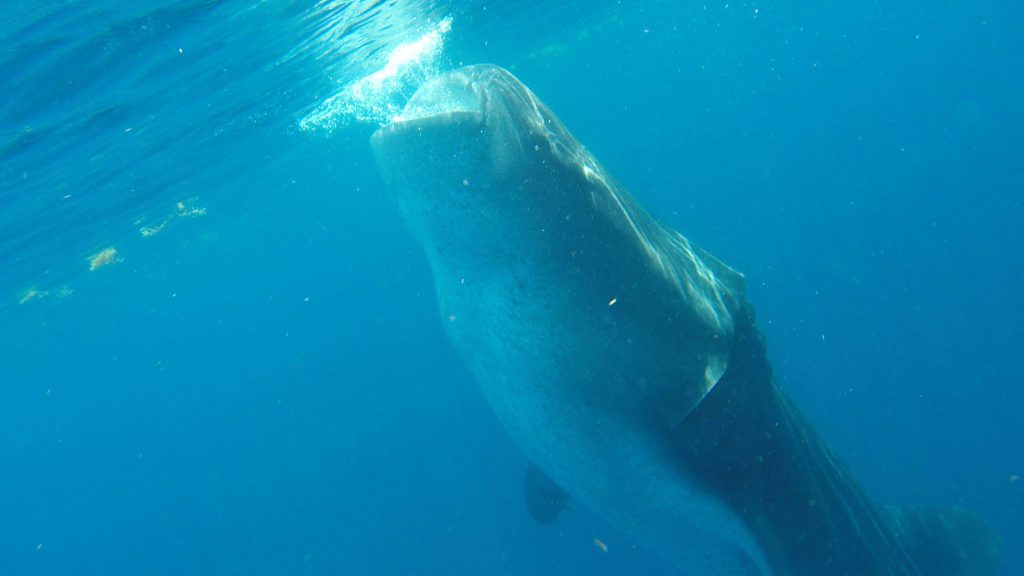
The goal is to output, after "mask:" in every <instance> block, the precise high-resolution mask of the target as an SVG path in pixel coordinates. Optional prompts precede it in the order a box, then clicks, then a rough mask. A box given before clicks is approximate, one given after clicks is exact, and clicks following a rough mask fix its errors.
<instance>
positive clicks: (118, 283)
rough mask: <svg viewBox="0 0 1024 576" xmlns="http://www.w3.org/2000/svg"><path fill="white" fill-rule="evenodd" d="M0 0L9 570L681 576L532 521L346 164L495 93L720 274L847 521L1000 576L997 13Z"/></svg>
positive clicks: (400, 238)
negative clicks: (868, 505)
mask: <svg viewBox="0 0 1024 576" xmlns="http://www.w3.org/2000/svg"><path fill="white" fill-rule="evenodd" d="M833 4H835V3H815V4H813V5H812V4H809V3H798V2H749V1H747V2H678V1H673V2H670V1H664V2H659V1H653V0H641V1H636V2H621V3H620V2H611V1H588V2H564V3H554V2H539V1H532V2H527V1H521V2H513V1H500V2H481V1H468V2H461V3H459V2H415V1H392V2H383V1H378V2H371V1H364V0H356V1H350V2H340V1H323V2H319V3H314V2H309V3H304V4H300V3H292V2H283V1H282V2H274V1H268V2H255V1H251V0H250V1H248V2H242V1H223V2H221V1H217V2H214V1H201V2H199V1H192V2H170V1H168V2H147V1H139V2H132V3H126V2H113V1H110V0H96V1H89V2H81V1H79V2H74V1H64V2H48V3H45V2H35V1H27V0H13V1H9V2H4V3H3V4H2V5H0V576H8V575H12V576H20V575H51V574H52V575H63V574H75V575H113V576H118V575H129V574H130V575H135V574H148V575H172V574H267V575H293V574H295V575H302V574H310V575H314V574H402V575H406V574H409V575H441V574H565V573H572V574H576V573H579V574H608V575H613V574H614V575H619V574H652V575H660V574H664V575H670V574H678V571H677V570H675V569H674V568H672V567H671V566H669V565H667V564H666V563H664V562H663V561H662V560H661V559H659V558H658V557H657V556H656V555H655V554H653V553H651V552H649V551H647V550H644V549H641V548H638V547H637V546H636V545H634V544H633V543H632V542H631V541H630V540H629V539H628V538H626V537H624V536H623V535H621V534H620V533H619V532H617V531H616V530H615V529H614V528H611V527H609V526H608V525H606V524H605V523H603V522H602V521H601V520H600V519H599V518H597V517H595V516H594V515H592V514H591V513H590V512H589V511H587V510H586V509H584V508H583V507H582V506H578V507H575V508H574V509H573V510H571V511H570V512H569V513H567V514H563V516H562V517H561V518H560V519H559V520H558V521H557V522H556V523H554V524H552V525H550V526H541V525H538V524H536V523H535V522H534V521H533V520H532V519H531V518H530V517H529V516H528V514H527V513H526V509H525V505H524V503H523V498H522V477H523V473H524V470H525V467H526V460H525V457H524V456H523V455H522V454H521V453H520V452H519V451H518V449H517V448H516V447H515V446H514V445H513V444H512V443H511V441H510V440H509V439H508V438H507V437H506V436H505V434H504V432H503V431H502V430H501V429H500V426H499V425H498V423H497V421H496V420H495V418H494V417H493V416H492V415H491V414H490V412H489V409H488V407H487V406H486V404H485V402H484V400H483V397H482V396H481V394H480V392H479V391H478V389H477V388H476V386H475V384H474V383H473V381H472V380H471V378H470V377H469V374H468V373H467V370H466V369H465V368H464V367H463V366H462V364H461V363H460V361H459V359H458V358H457V357H456V355H455V354H454V353H453V351H452V349H451V348H450V347H449V345H448V344H447V342H446V341H445V338H444V336H443V334H442V330H441V322H440V320H439V317H438V312H437V309H436V304H435V301H434V295H433V284H432V280H431V277H430V273H429V270H428V268H427V264H426V260H425V258H424V256H423V254H422V253H421V251H420V249H419V247H418V246H417V245H416V244H415V243H414V242H413V240H412V238H411V236H410V234H409V233H408V232H407V231H406V230H405V229H404V227H403V226H402V224H401V222H400V220H399V217H398V214H397V210H396V209H395V206H394V205H393V203H392V201H391V199H390V198H388V197H387V196H386V195H385V193H384V189H383V184H382V182H381V181H380V177H379V176H378V174H377V171H376V167H375V165H374V163H373V159H372V157H371V154H370V149H369V145H368V140H369V137H370V134H372V132H373V131H374V130H375V129H376V128H377V127H378V126H380V125H381V124H382V123H384V122H386V121H387V120H388V118H390V117H391V116H393V115H394V114H395V113H397V111H398V110H400V108H401V105H402V104H403V103H404V101H405V99H407V98H408V97H409V95H411V93H412V91H413V90H415V87H416V85H418V84H419V83H421V82H423V81H424V80H425V79H427V78H429V77H431V76H433V75H435V74H437V73H438V72H440V71H444V70H447V69H451V68H454V67H457V66H458V65H460V64H470V63H480V62H491V63H495V64H499V65H501V66H504V67H506V68H508V69H510V70H511V71H512V72H513V73H514V74H516V75H517V76H518V77H519V78H520V79H521V80H523V81H524V82H525V83H526V84H527V85H528V86H530V87H531V88H532V89H533V90H534V91H535V92H536V93H537V95H538V96H539V97H540V98H541V99H543V100H544V101H545V102H546V103H547V104H548V105H549V106H550V107H551V109H552V110H553V111H554V112H555V113H556V114H557V115H558V116H559V117H560V118H561V119H562V120H563V121H564V122H565V124H566V125H567V127H568V128H569V129H570V130H571V131H572V132H573V133H574V134H575V136H576V137H577V138H579V139H580V140H581V141H582V142H583V143H584V144H585V145H586V146H588V147H589V148H590V150H591V151H593V152H594V153H595V155H596V156H597V157H598V159H600V160H601V162H602V163H603V164H604V165H605V166H606V167H607V168H608V169H609V171H610V172H611V173H612V174H614V175H615V176H616V178H617V179H618V180H619V181H621V182H622V183H623V184H624V185H625V186H626V187H627V188H628V189H630V190H631V192H632V193H633V194H634V195H635V196H636V197H637V198H638V199H639V200H640V202H641V203H643V204H644V205H645V206H646V207H647V208H648V209H649V210H650V211H651V212H652V213H653V214H654V215H655V216H656V217H658V218H659V219H661V220H662V221H663V222H665V223H666V224H669V225H671V226H672V227H674V228H676V229H678V230H679V231H680V232H682V233H683V234H684V235H686V236H687V237H688V238H689V239H690V240H692V241H694V242H696V243H697V244H698V245H700V246H701V247H703V248H705V249H707V250H709V251H710V252H711V253H712V254H714V255H716V256H718V257H719V258H721V259H722V260H723V261H725V262H726V263H728V264H730V265H731V266H733V267H734V268H736V269H737V270H739V271H741V272H743V273H744V274H745V275H746V279H747V289H748V297H749V299H750V300H751V302H753V304H754V305H755V307H756V308H757V311H758V321H759V324H760V327H761V329H762V330H763V331H764V332H765V334H766V336H767V340H768V345H769V356H770V358H771V359H772V361H773V364H774V367H775V371H776V374H777V377H778V380H779V382H780V384H781V386H782V387H783V388H784V389H785V390H786V391H787V392H788V393H789V394H790V395H791V396H793V397H794V398H795V399H796V402H797V404H798V405H799V406H800V407H801V409H802V410H803V411H804V412H805V414H806V415H807V416H808V417H809V418H810V420H811V421H812V422H813V423H814V424H815V426H816V427H817V429H818V430H819V431H820V432H821V433H822V434H823V435H824V436H825V437H826V438H827V439H828V440H829V441H830V442H831V443H832V445H833V447H834V448H835V449H836V451H837V452H838V453H839V454H840V455H841V456H842V457H843V458H844V459H845V461H846V462H847V464H849V466H850V467H851V468H852V469H853V471H854V473H855V475H856V476H857V477H858V479H859V480H860V482H861V483H862V485H863V486H864V487H865V489H866V490H867V491H868V492H869V493H870V494H872V495H873V496H874V497H875V498H876V499H878V500H879V501H882V502H888V503H900V504H953V505H958V506H962V507H965V508H969V509H971V510H974V511H976V512H978V513H979V514H981V515H983V516H984V517H985V518H986V519H988V520H989V521H990V522H991V523H992V524H993V525H994V526H995V527H996V528H997V529H998V531H999V532H1000V533H1001V535H1002V537H1003V539H1004V541H1005V554H1004V556H1005V558H1004V568H1003V570H1002V571H1001V574H1003V575H1010V576H1012V575H1017V574H1024V520H1022V518H1024V480H1022V479H1021V477H1022V476H1024V376H1022V374H1024V299H1022V297H1021V294H1022V293H1024V208H1022V201H1024V107H1022V106H1021V103H1022V102H1024V67H1022V66H1021V63H1020V58H1021V55H1022V54H1024V4H1021V3H1018V2H1010V1H1006V0H1002V1H999V0H974V1H971V2H964V1H958V0H949V1H943V2H934V1H933V2H924V1H918V0H908V1H904V2H883V1H880V0H861V1H859V2H853V3H838V4H835V5H833Z"/></svg>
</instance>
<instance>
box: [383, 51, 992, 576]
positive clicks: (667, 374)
mask: <svg viewBox="0 0 1024 576" xmlns="http://www.w3.org/2000/svg"><path fill="white" fill-rule="evenodd" d="M371 144H372V146H373V150H374V154H375V157H376V159H377V164H378V167H379V169H380V172H381V174H382V176H383V179H384V181H385V184H386V186H387V188H388V189H389V191H390V192H391V194H393V196H394V198H395V201H396V203H397V206H398V209H399V211H400V212H401V214H402V217H403V219H404V220H405V221H406V223H407V225H408V226H409V228H410V229H411V231H412V232H413V234H414V236H415V237H416V239H417V240H418V241H419V242H420V244H421V245H422V246H423V249H424V251H425V252H426V255H427V257H428V259H429V261H430V265H431V268H432V270H433V276H434V281H435V287H436V292H437V300H438V306H439V309H440V313H441V316H442V319H443V323H444V326H445V329H446V332H447V335H448V337H449V339H450V340H451V342H452V344H453V345H454V347H455V348H456V350H457V351H458V352H459V354H460V355H461V356H462V357H463V359H464V360H465V362H466V363H467V364H468V366H469V368H470V369H471V371H472V373H473V375H474V376H475V378H476V380H477V381H478V382H479V384H480V385H481V387H482V389H483V391H484V394H485V396H486V397H487V399H488V401H489V403H490V405H491V406H492V407H493V409H494V412H495V413H496V414H497V416H498V418H499V419H500V420H501V422H502V424H503V425H504V427H505V429H506V430H507V431H508V433H509V434H510V435H511V436H512V437H513V438H514V439H515V441H516V442H517V443H518V445H519V446H520V447H521V448H522V449H523V450H524V451H525V452H526V454H527V455H528V456H529V458H530V459H531V461H532V463H531V465H530V470H529V472H528V473H527V499H528V505H529V507H530V511H531V513H533V514H534V516H535V517H537V518H538V519H540V520H542V521H545V522H549V521H552V520H553V519H554V517H555V516H557V514H558V510H559V509H560V508H561V506H563V505H564V503H565V501H566V499H567V498H568V497H572V498H573V499H575V500H577V501H580V502H582V503H583V504H584V505H586V506H588V507H589V508H591V509H593V510H594V511H595V512H597V513H598V514H600V515H602V516H603V517H605V518H606V519H607V520H608V521H609V522H610V523H612V524H613V525H615V526H617V527H618V528H620V529H622V530H623V531H624V532H626V533H627V534H629V535H630V536H632V537H633V538H635V539H636V540H638V541H639V542H641V543H643V544H645V545H647V546H649V547H651V548H654V549H656V550H657V551H659V552H660V553H662V554H663V555H664V556H665V557H667V558H668V559H670V561H672V562H674V563H675V564H676V565H678V566H679V567H680V568H681V569H682V570H684V571H685V572H687V573H692V574H696V575H701V576H714V575H722V576H726V575H729V576H733V575H735V576H883V575H884V576H985V575H989V574H992V573H993V572H994V571H995V568H996V563H997V555H998V547H999V540H998V537H997V536H996V535H995V534H994V532H992V530H991V529H990V528H989V527H988V525H987V524H985V523H984V521H982V520H980V519H979V518H977V517H976V516H974V515H973V514H971V513H969V512H966V511H962V510H959V509H954V508H911V507H889V506H882V505H879V504H876V503H874V502H872V501H871V500H870V499H869V498H868V497H867V496H866V495H865V494H864V493H863V491H862V490H861V489H860V488H859V487H858V486H857V484H856V482H855V481H854V480H853V478H852V477H851V475H850V473H849V472H848V471H847V469H846V468H845V467H844V465H843V464H842V463H841V462H840V461H839V459H838V458H837V457H836V455H835V454H834V453H833V452H832V450H831V449H829V447H828V446H827V445H826V444H825V442H823V441H822V439H821V438H820V437H819V436H818V435H817V433H816V432H815V431H814V430H813V428H812V427H811V426H810V425H809V424H808V423H807V422H806V421H805V420H804V419H803V418H802V417H801V416H800V414H799V413H798V412H797V410H796V409H795V408H794V407H793V406H792V404H791V402H790V401H789V400H788V399H787V398H786V396H785V395H784V394H783V393H782V392H781V391H780V390H779V389H778V387H777V385H776V383H775V381H774V379H773V377H772V371H771V367H770V365H769V363H768V360H767V358H766V354H765V346H764V341H763V338H762V336H761V334H760V333H759V332H758V330H757V328H756V326H755V324H754V318H753V312H752V309H751V307H750V305H749V304H748V303H747V301H746V299H745V297H744V287H743V277H742V276H741V275H740V274H739V273H737V272H736V271H734V270H732V269H731V268H729V267H728V266H726V265H725V264H723V263H722V262H720V261H718V260H717V259H716V258H714V257H713V256H711V255H710V254H708V253H707V252H705V251H703V250H701V249H700V248H698V247H697V246H695V245H693V244H692V243H690V242H689V241H688V240H687V239H686V238H684V237H683V236H682V235H680V234H678V233H677V232H675V231H673V230H671V229H669V228H667V227H664V226H662V225H661V224H660V223H658V222H657V221H656V220H654V219H653V218H652V217H651V216H650V215H649V214H648V213H647V212H646V211H645V210H644V209H643V208H642V207H641V206H640V205H639V204H638V203H637V202H636V201H635V200H634V199H633V198H632V197H631V196H630V195H629V194H628V193H627V192H626V191H625V190H624V189H623V188H622V187H621V186H620V185H619V184H617V183H616V182H615V181H614V180H613V179H612V178H611V176H610V175H609V174H608V173H607V172H606V171H605V170H604V169H603V168H602V167H601V166H600V164H598V163H597V161H596V160H595V159H594V158H593V156H592V155H591V154H590V153H588V152H587V150H586V149H585V148H584V147H583V146H582V145H581V144H579V143H578V142H577V141H576V140H575V139H574V138H573V137H572V135H571V134H570V133H569V132H568V131H567V130H566V129H565V128H564V126H563V125H562V124H561V123H560V122H559V121H558V119H557V118H556V117H555V116H554V114H552V112H551V111H550V110H549V109H548V108H547V107H546V106H545V105H544V104H543V103H542V102H541V101H540V100H539V99H538V98H537V97H536V96H535V95H534V94H533V93H532V92H531V91H530V90H529V89H528V88H527V87H526V86H524V85H523V84H522V83H521V82H520V81H519V80H517V79H516V78H515V77H514V76H512V75H511V74H510V73H509V72H507V71H505V70H503V69H501V68H498V67H495V66H489V65H480V66H470V67H466V68H461V69H459V70H455V71H452V72H449V73H446V74H444V75H442V76H439V77H437V78H434V79H433V80H430V81H428V82H426V83H425V84H423V85H422V86H421V87H420V88H419V89H418V90H417V92H416V93H415V94H414V95H413V96H412V97H411V99H410V100H409V102H408V104H407V105H406V106H405V108H404V110H403V111H402V113H401V115H400V116H398V117H396V118H395V119H394V120H393V121H392V122H391V123H390V124H388V125H386V126H384V127H383V128H381V129H380V130H378V131H377V132H376V133H375V134H374V135H373V137H372V139H371Z"/></svg>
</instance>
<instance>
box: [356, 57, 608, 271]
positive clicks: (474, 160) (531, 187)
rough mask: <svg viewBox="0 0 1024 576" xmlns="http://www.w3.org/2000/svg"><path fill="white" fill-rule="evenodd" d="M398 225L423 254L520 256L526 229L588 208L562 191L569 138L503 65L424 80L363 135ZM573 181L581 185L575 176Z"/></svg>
mask: <svg viewBox="0 0 1024 576" xmlns="http://www.w3.org/2000/svg"><path fill="white" fill-rule="evenodd" d="M371 142H372V145H373V148H374V151H375V154H376V156H377V160H378V165H379V166H380V168H381V172H382V174H383V176H384V179H385V181H386V182H387V184H388V188H389V189H390V190H392V191H393V193H394V195H395V200H396V201H397V203H398V206H399V209H400V211H401V212H402V215H403V216H404V218H405V220H406V222H407V223H408V224H409V225H410V227H411V228H412V230H413V232H414V233H415V234H416V235H417V237H418V240H419V241H420V242H421V243H422V244H423V246H424V248H425V249H426V250H427V252H428V254H430V255H431V259H432V260H437V259H440V260H441V261H445V262H450V261H452V260H454V259H458V260H460V261H461V265H468V264H469V263H470V262H471V261H474V260H476V259H477V258H484V259H486V260H488V261H490V262H491V263H492V264H493V263H494V262H495V259H494V253H493V251H494V250H499V253H505V252H506V250H508V249H512V248H514V249H515V250H516V251H517V252H518V253H519V254H521V255H524V256H528V255H529V254H528V253H529V252H530V247H531V246H538V245H539V244H538V243H537V242H536V239H535V238H534V239H530V238H526V237H524V235H525V236H532V235H533V234H534V233H536V231H537V230H540V229H548V230H551V229H552V224H553V223H555V222H557V221H558V220H565V219H566V218H569V219H570V220H571V218H572V217H573V215H575V214H582V213H586V212H589V211H591V210H592V208H591V207H590V206H591V204H592V199H591V193H592V190H589V189H587V187H586V186H582V185H580V186H574V187H570V188H567V187H566V186H565V185H564V184H565V183H566V182H567V181H569V180H568V179H566V178H565V174H564V172H565V170H566V168H567V167H570V166H571V169H572V171H574V172H575V168H576V166H575V164H574V163H571V162H570V163H566V162H563V161H562V160H560V159H559V157H560V156H562V155H565V154H571V153H572V152H571V151H570V150H569V149H567V148H566V145H569V146H577V145H575V140H573V139H572V137H571V136H569V134H568V132H566V131H565V129H564V128H563V127H562V125H561V123H559V122H558V120H557V119H556V118H555V117H554V115H552V114H551V113H550V112H549V111H548V109H547V107H546V106H544V105H543V104H542V103H541V102H540V101H539V100H538V99H537V98H536V97H535V96H534V95H533V93H532V92H531V91H530V90H529V89H528V88H526V86H524V85H523V84H522V83H520V82H519V81H518V80H517V79H516V78H515V77H513V76H512V75H511V74H509V73H508V72H506V71H505V70H503V69H501V68H498V67H495V66H487V65H480V66H471V67H466V68H462V69H459V70H456V71H454V72H449V73H447V74H445V75H443V76H440V77H437V78H434V79H433V80H430V81H428V82H426V83H425V84H423V85H422V86H421V87H420V88H419V89H418V90H417V91H416V93H415V94H414V95H413V96H412V98H411V99H410V100H409V102H408V104H407V105H406V106H405V108H404V109H403V110H402V112H401V114H400V115H398V116H397V117H396V118H394V119H393V121H392V122H391V123H390V124H389V125H387V126H385V127H383V128H381V129H380V130H378V131H377V132H376V133H375V134H374V135H373V138H372V140H371ZM580 183H581V184H583V183H584V182H583V181H581V182H580Z"/></svg>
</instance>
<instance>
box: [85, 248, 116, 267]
mask: <svg viewBox="0 0 1024 576" xmlns="http://www.w3.org/2000/svg"><path fill="white" fill-rule="evenodd" d="M119 262H121V257H120V256H118V255H117V249H115V248H114V247H113V246H111V247H109V248H104V249H103V250H100V251H99V252H97V253H95V254H93V255H92V256H90V257H89V271H90V272H95V271H96V270H97V269H99V268H102V267H104V266H109V265H111V264H117V263H119Z"/></svg>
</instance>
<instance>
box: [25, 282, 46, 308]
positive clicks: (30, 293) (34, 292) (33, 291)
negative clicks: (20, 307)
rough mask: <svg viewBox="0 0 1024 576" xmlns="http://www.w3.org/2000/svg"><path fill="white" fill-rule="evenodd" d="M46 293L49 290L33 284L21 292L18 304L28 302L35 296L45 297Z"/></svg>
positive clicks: (35, 297) (34, 298)
mask: <svg viewBox="0 0 1024 576" xmlns="http://www.w3.org/2000/svg"><path fill="white" fill-rule="evenodd" d="M48 294H49V292H47V291H46V290H40V289H39V288H37V287H35V286H33V287H31V288H29V289H28V290H25V291H24V292H22V293H21V297H19V298H18V304H28V303H29V302H31V301H33V300H36V299H37V298H45V297H46V296H47V295H48Z"/></svg>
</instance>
